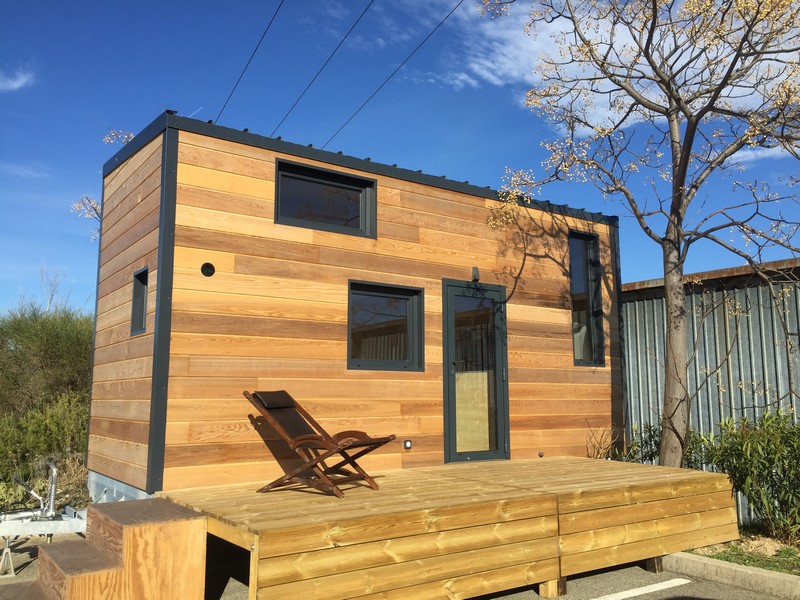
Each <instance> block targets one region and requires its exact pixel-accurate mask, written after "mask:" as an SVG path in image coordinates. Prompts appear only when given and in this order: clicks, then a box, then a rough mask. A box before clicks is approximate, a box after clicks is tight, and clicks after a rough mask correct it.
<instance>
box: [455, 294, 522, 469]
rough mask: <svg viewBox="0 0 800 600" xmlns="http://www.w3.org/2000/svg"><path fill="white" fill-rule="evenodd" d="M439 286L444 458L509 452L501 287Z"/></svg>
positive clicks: (501, 455)
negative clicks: (442, 327)
mask: <svg viewBox="0 0 800 600" xmlns="http://www.w3.org/2000/svg"><path fill="white" fill-rule="evenodd" d="M443 286H444V290H443V292H444V293H443V304H444V306H443V315H444V339H443V346H444V354H443V361H444V437H445V451H444V453H445V462H454V461H464V460H490V459H499V458H509V448H508V428H509V426H508V383H507V370H508V369H507V348H506V322H505V313H506V311H505V288H503V287H501V286H497V285H486V284H481V283H477V282H466V281H450V280H445V281H444V282H443Z"/></svg>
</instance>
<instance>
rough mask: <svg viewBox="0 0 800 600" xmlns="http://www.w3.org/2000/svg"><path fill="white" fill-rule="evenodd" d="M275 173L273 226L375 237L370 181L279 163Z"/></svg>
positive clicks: (372, 196) (283, 162)
mask: <svg viewBox="0 0 800 600" xmlns="http://www.w3.org/2000/svg"><path fill="white" fill-rule="evenodd" d="M276 173H277V175H276V177H275V182H276V191H275V222H276V223H283V224H285V225H296V226H298V227H310V228H311V229H323V230H325V231H333V232H336V233H346V234H350V235H360V236H364V237H373V238H374V237H375V235H376V234H375V230H376V225H375V222H376V207H375V202H376V200H375V181H374V180H372V179H364V178H361V177H354V176H352V175H347V174H344V173H335V172H333V171H327V170H325V169H318V168H314V167H309V166H307V165H299V164H296V163H289V162H285V161H280V160H279V161H278V162H277V164H276Z"/></svg>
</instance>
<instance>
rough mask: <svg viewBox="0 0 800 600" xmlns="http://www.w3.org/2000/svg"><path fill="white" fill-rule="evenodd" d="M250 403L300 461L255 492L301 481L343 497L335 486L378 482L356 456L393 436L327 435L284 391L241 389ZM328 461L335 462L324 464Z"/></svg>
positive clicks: (343, 433)
mask: <svg viewBox="0 0 800 600" xmlns="http://www.w3.org/2000/svg"><path fill="white" fill-rule="evenodd" d="M244 396H245V398H247V399H248V400H249V401H250V402H251V403H252V405H253V406H254V407H255V408H256V410H258V412H259V413H260V414H261V416H263V417H264V419H265V420H266V421H267V423H269V424H270V425H271V426H272V427H273V428H274V429H275V431H277V432H278V434H279V435H280V436H281V437H282V438H283V439H284V440H285V441H286V443H287V444H288V445H289V447H290V448H291V449H292V450H294V452H295V453H296V454H297V456H298V457H299V458H300V459H301V460H302V461H303V464H302V465H300V466H299V467H297V468H295V469H292V470H290V471H289V472H288V473H286V474H285V475H283V476H282V477H279V478H278V479H276V480H275V481H273V482H272V483H268V484H267V485H265V486H264V487H262V488H261V489H259V490H258V491H259V492H268V491H270V490H271V489H274V488H277V487H281V486H284V485H290V484H293V483H302V484H305V485H308V486H310V487H312V488H315V489H317V490H320V491H322V492H326V493H329V494H334V495H335V496H337V497H338V498H343V497H344V492H342V490H341V489H340V488H339V485H341V484H343V483H347V482H350V481H366V482H367V484H368V485H369V487H371V488H372V489H373V490H377V489H378V484H377V483H375V480H374V479H373V478H372V477H370V476H369V475H368V474H367V473H366V471H364V469H362V468H361V467H360V466H359V465H358V463H357V462H356V461H357V460H358V459H359V458H361V457H362V456H364V455H365V454H367V453H368V452H372V451H373V450H375V449H376V448H380V447H381V446H383V445H384V444H388V443H389V442H391V441H392V440H394V439H395V436H394V435H387V436H385V437H379V438H373V437H370V436H368V435H367V434H366V433H364V432H363V431H342V432H341V433H337V434H336V435H329V434H328V432H326V431H325V430H324V429H323V428H322V426H320V424H319V423H317V422H316V421H315V420H314V419H313V417H312V416H311V415H309V414H308V412H306V411H305V410H304V409H303V407H302V406H300V405H299V404H298V403H297V401H295V399H294V398H292V397H291V396H290V395H289V393H288V392H286V391H284V390H280V391H274V392H252V393H250V392H247V391H245V392H244ZM328 461H330V462H333V461H337V462H336V463H335V464H332V465H328Z"/></svg>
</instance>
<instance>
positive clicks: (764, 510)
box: [702, 411, 800, 543]
mask: <svg viewBox="0 0 800 600" xmlns="http://www.w3.org/2000/svg"><path fill="white" fill-rule="evenodd" d="M702 445H703V452H704V457H705V460H706V462H708V463H709V464H710V465H713V467H714V468H715V469H716V470H718V471H722V472H723V473H727V474H728V475H729V476H730V478H731V481H732V482H733V487H734V488H735V489H736V490H737V491H739V492H741V493H742V494H744V496H745V497H746V498H747V501H748V502H749V503H750V507H751V508H752V509H753V512H754V513H755V514H756V516H757V517H758V519H759V521H760V522H761V524H762V525H763V526H764V528H765V530H766V533H767V534H768V535H770V536H772V537H776V538H778V539H781V540H785V541H787V542H789V543H796V542H797V541H800V427H798V426H797V425H794V424H793V423H792V419H791V416H790V415H788V414H786V413H784V412H781V411H778V412H774V413H773V412H768V413H764V414H763V415H762V416H761V417H760V418H759V419H758V421H756V422H755V423H753V422H751V421H750V420H748V419H747V418H743V419H742V420H741V421H738V422H737V421H735V420H733V419H727V420H725V421H724V422H722V423H721V424H720V433H719V435H718V436H714V435H713V434H710V435H708V436H704V438H703V444H702Z"/></svg>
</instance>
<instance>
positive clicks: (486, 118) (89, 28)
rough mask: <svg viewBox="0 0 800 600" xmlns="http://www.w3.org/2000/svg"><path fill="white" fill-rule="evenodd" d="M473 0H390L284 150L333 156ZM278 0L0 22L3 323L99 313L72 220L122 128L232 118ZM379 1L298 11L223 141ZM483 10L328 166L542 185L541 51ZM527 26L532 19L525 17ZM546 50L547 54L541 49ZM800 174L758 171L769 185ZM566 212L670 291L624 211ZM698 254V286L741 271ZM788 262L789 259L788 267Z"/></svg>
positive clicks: (146, 4) (561, 192)
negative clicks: (537, 82)
mask: <svg viewBox="0 0 800 600" xmlns="http://www.w3.org/2000/svg"><path fill="white" fill-rule="evenodd" d="M456 1H457V0H404V1H403V2H395V1H389V0H375V1H374V3H373V5H372V6H371V7H370V9H369V11H367V13H366V15H365V16H364V18H363V19H362V21H361V22H360V23H359V24H358V26H357V27H356V28H355V30H354V31H353V33H352V34H351V36H350V37H349V38H348V40H347V42H346V43H345V44H344V45H343V46H342V48H341V49H340V50H339V52H338V53H337V54H336V56H335V57H334V58H333V60H331V62H330V64H329V65H328V66H327V68H326V70H325V71H324V72H323V73H322V75H321V76H320V77H319V79H318V80H317V81H316V83H315V84H314V86H313V87H312V88H311V89H310V90H309V91H308V93H307V94H306V95H305V97H304V98H303V99H302V100H301V102H300V103H299V104H298V105H297V107H296V108H295V109H294V111H293V112H292V113H291V115H290V116H289V117H288V118H287V119H286V120H285V122H284V123H283V125H282V126H281V127H280V129H278V130H277V132H276V133H275V135H279V136H282V137H283V138H284V139H286V140H289V141H292V142H297V143H300V144H313V145H314V146H316V147H321V146H322V145H323V144H325V143H326V141H327V140H328V139H329V138H330V137H331V136H332V135H333V134H334V133H335V132H336V131H337V129H338V128H339V127H341V125H342V124H343V123H344V122H345V121H346V120H347V119H348V118H349V117H350V116H351V115H352V114H353V112H354V111H355V110H356V109H357V108H358V107H359V106H360V105H361V103H362V102H364V101H365V100H366V99H367V97H369V95H370V94H372V93H373V92H374V91H375V89H376V88H377V87H378V86H379V85H380V84H381V83H382V82H383V81H384V79H385V78H386V77H387V76H388V75H389V74H390V73H391V72H392V71H393V70H394V69H395V68H397V66H398V65H399V64H400V63H401V61H402V60H403V59H404V58H406V57H407V56H408V54H409V53H410V52H411V51H412V50H413V49H414V48H415V47H416V46H417V44H418V43H419V42H420V41H421V40H422V39H423V38H424V37H425V36H426V35H427V34H428V33H430V31H431V30H432V29H433V27H435V26H436V24H437V23H438V22H439V21H440V20H441V19H442V18H443V17H444V16H445V15H446V14H447V13H448V12H449V11H450V9H451V8H452V7H453V6H454V5H455V4H456ZM278 4H279V0H264V1H263V2H244V1H239V0H232V1H229V2H207V1H202V0H200V1H198V0H194V1H192V2H187V1H183V0H173V1H171V2H153V1H141V2H136V3H111V4H109V3H107V2H91V1H82V2H75V3H65V2H47V1H44V2H37V3H31V4H27V3H7V5H6V7H5V9H4V11H3V19H2V21H1V22H0V203H2V207H3V218H2V220H0V243H1V244H2V248H3V255H4V256H5V258H6V260H5V269H3V271H2V273H0V312H5V311H6V310H8V309H10V308H13V307H15V306H16V305H17V304H18V302H19V300H20V298H21V297H25V298H27V299H31V300H37V301H42V300H44V299H45V296H44V290H45V289H46V288H45V287H43V284H42V281H43V279H45V280H46V279H49V280H53V279H59V280H61V283H60V286H59V291H60V293H61V295H62V296H65V297H68V299H69V303H70V304H71V305H73V306H75V307H78V308H81V309H84V310H87V311H92V310H93V309H94V289H95V277H96V268H97V267H96V265H97V242H92V241H91V239H90V237H91V231H92V229H93V228H94V223H92V222H91V221H89V220H83V219H80V218H79V217H78V216H77V215H75V214H73V213H71V212H70V205H71V204H72V203H73V202H74V201H76V200H78V199H79V198H80V197H81V196H82V195H83V194H89V195H91V196H93V197H95V198H98V199H99V198H100V191H101V175H100V174H101V169H102V165H103V163H104V162H105V161H106V160H107V159H108V158H110V157H111V156H112V155H113V154H114V153H115V152H116V151H117V150H118V149H119V148H118V147H117V146H110V145H105V144H103V142H102V139H103V137H104V136H105V135H106V134H107V133H108V131H109V130H110V129H122V130H129V131H134V132H137V131H139V130H140V129H142V128H143V127H144V126H146V125H147V124H148V123H150V122H151V121H152V120H153V119H154V118H155V117H157V116H158V115H159V114H160V113H161V112H162V111H163V110H165V109H173V110H176V111H178V113H179V114H181V115H184V116H191V117H194V118H197V119H202V120H209V119H216V118H217V116H218V114H219V112H220V110H221V109H222V107H223V105H224V103H225V100H226V98H227V97H228V95H229V93H230V92H231V89H232V87H233V85H234V83H235V82H236V80H237V78H238V77H239V75H240V73H241V70H242V68H243V67H244V64H245V62H246V61H247V59H248V58H249V57H250V55H251V53H252V52H253V49H254V48H255V45H256V43H257V42H258V40H259V38H260V37H261V35H262V33H263V32H264V28H265V27H266V24H267V22H268V21H269V19H270V18H271V17H272V15H273V13H274V11H275V8H276V7H277V6H278ZM367 4H368V0H303V1H302V2H301V1H298V0H287V1H286V2H285V4H284V5H283V7H282V8H281V10H280V11H279V12H278V14H277V17H276V19H275V21H274V23H273V25H272V28H271V29H270V31H269V33H268V35H267V36H266V38H265V39H264V41H263V43H262V44H261V46H260V48H259V51H258V53H257V54H256V55H255V57H254V59H253V61H252V63H251V65H250V67H249V69H248V71H247V72H246V73H245V75H244V77H243V79H242V81H241V83H240V84H239V86H238V88H237V90H236V92H235V94H234V95H233V97H232V99H231V100H230V102H229V104H228V105H227V107H226V108H225V110H224V112H223V113H222V115H221V117H220V118H219V120H218V123H219V124H220V125H224V126H229V127H234V128H244V127H247V128H249V129H250V131H252V132H254V133H259V134H263V135H271V134H272V132H273V130H274V129H275V127H276V126H277V125H278V123H279V122H280V121H281V119H282V118H283V116H284V115H285V113H286V112H287V111H288V110H289V108H290V107H291V105H292V103H293V102H294V101H295V100H296V99H297V97H298V95H299V94H300V93H301V92H302V91H303V88H305V86H306V85H307V84H308V82H309V81H310V80H311V78H312V77H313V75H314V74H315V73H316V72H317V70H318V68H319V67H320V66H321V65H322V63H323V62H324V61H325V59H326V58H327V57H328V56H329V54H330V53H331V52H332V51H333V49H334V48H335V47H336V45H337V44H338V42H339V40H340V39H341V37H342V36H343V35H344V34H345V33H346V32H347V30H348V29H349V28H350V27H351V25H352V24H353V22H354V21H355V19H356V18H357V17H358V15H359V14H360V13H361V11H362V10H363V9H364V7H365V6H366V5H367ZM475 5H476V1H475V0H467V1H466V2H464V3H463V4H462V5H461V6H460V7H459V8H458V10H457V11H456V12H455V13H454V14H453V15H452V17H450V19H449V20H448V21H447V22H446V23H445V24H444V25H443V26H442V27H441V28H440V29H439V30H438V31H437V32H436V33H435V34H434V35H433V36H432V37H431V38H430V40H429V41H428V42H427V43H426V44H425V45H424V46H423V47H422V48H421V49H420V50H419V52H417V53H416V55H415V56H414V57H413V58H412V59H411V60H410V61H409V62H408V63H407V64H406V66H405V67H404V68H403V69H401V70H400V71H399V72H398V74H397V75H396V76H395V77H394V79H392V80H391V81H390V82H389V83H388V84H387V85H386V86H385V87H384V88H383V89H382V90H381V91H380V92H379V93H378V94H377V95H376V96H375V97H374V99H373V100H372V101H371V102H370V103H369V104H368V105H367V106H366V107H365V108H364V109H363V110H362V111H361V112H360V113H359V114H358V115H357V116H356V117H355V118H353V120H352V121H351V122H350V123H349V125H347V127H345V128H344V129H343V130H342V132H341V133H339V134H338V135H337V136H336V137H335V138H334V139H333V140H332V141H331V142H330V144H328V145H327V147H326V149H327V150H332V151H339V150H341V151H342V152H344V153H345V154H348V155H352V156H356V157H360V158H365V157H370V158H371V159H372V160H374V161H379V162H384V163H388V164H395V163H396V164H398V165H399V166H401V167H405V168H409V169H414V170H417V169H420V170H422V171H424V172H427V173H431V174H435V175H446V176H447V177H449V178H451V179H454V180H459V181H463V180H469V181H470V182H472V183H475V184H478V185H482V186H491V187H494V188H498V187H500V186H501V185H502V181H503V175H504V172H505V169H506V167H511V168H514V169H522V168H538V167H539V164H540V162H541V161H542V159H543V154H542V151H541V149H540V147H539V142H540V141H541V140H543V139H545V138H547V137H551V136H552V134H553V131H552V130H550V129H549V128H548V126H547V125H546V124H545V123H543V122H542V121H541V120H540V119H539V118H537V117H536V116H535V115H534V114H532V113H531V112H530V111H529V110H528V109H527V108H525V107H524V106H523V102H522V101H523V99H524V94H525V90H526V87H527V86H528V84H529V83H530V82H531V71H532V69H533V66H534V57H535V53H536V48H537V46H536V43H537V42H535V41H534V40H531V39H530V38H528V37H526V36H525V34H524V33H523V32H522V22H521V20H520V19H521V18H522V17H523V16H524V15H523V14H519V15H518V18H515V16H514V15H512V16H511V17H510V18H506V19H501V20H496V19H495V20H493V19H490V18H488V17H485V16H481V15H480V13H479V11H478V10H477V8H476V6H475ZM520 8H521V9H523V11H522V12H523V13H524V9H525V3H524V2H523V3H521V7H520ZM539 43H541V42H539ZM787 168H792V169H796V163H795V164H792V163H791V162H790V161H787V160H774V159H772V160H759V161H757V169H758V173H759V175H763V176H766V177H771V176H772V175H778V174H781V173H785V170H786V169H787ZM543 197H544V198H545V199H548V200H550V201H552V202H556V203H560V204H568V205H570V206H573V207H577V208H585V209H588V210H591V211H598V212H604V213H606V214H612V215H619V216H620V217H621V254H622V277H623V281H638V280H641V279H650V278H656V277H659V276H660V275H661V263H660V251H659V248H658V247H657V246H656V245H655V244H654V243H653V242H651V241H650V240H648V239H645V238H644V236H643V234H641V232H640V231H639V230H638V226H637V225H636V224H635V223H634V222H633V220H632V219H630V218H629V217H627V216H625V213H624V211H623V209H622V207H621V205H619V204H617V203H615V202H613V201H610V202H603V200H602V199H600V197H599V195H598V194H597V193H596V192H594V190H593V188H591V187H588V186H571V187H566V186H561V187H559V188H558V189H554V190H552V192H548V193H547V194H546V195H545V196H543ZM698 250H700V248H698V249H696V251H695V252H694V257H693V258H691V259H690V261H689V263H688V266H687V272H694V271H701V270H709V269H715V268H723V267H727V266H734V265H739V264H741V261H740V260H738V259H736V258H735V257H732V256H730V255H726V254H724V253H722V252H717V251H712V250H711V249H705V250H703V251H698ZM775 258H782V256H779V255H776V256H775Z"/></svg>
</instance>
